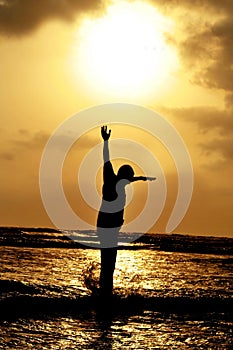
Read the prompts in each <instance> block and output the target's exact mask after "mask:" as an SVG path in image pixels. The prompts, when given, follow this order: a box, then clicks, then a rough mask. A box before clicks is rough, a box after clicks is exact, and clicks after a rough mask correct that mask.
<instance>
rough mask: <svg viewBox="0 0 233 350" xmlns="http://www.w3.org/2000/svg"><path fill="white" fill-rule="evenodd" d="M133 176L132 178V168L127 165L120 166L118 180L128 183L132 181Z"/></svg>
mask: <svg viewBox="0 0 233 350" xmlns="http://www.w3.org/2000/svg"><path fill="white" fill-rule="evenodd" d="M133 176H134V171H133V168H132V167H131V166H130V165H128V164H125V165H122V166H121V167H120V168H119V170H118V173H117V177H118V178H119V179H126V180H129V181H130V180H132V178H133Z"/></svg>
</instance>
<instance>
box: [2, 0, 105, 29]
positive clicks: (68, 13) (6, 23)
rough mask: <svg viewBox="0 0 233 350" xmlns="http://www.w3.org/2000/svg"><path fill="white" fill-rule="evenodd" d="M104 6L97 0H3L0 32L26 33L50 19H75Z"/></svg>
mask: <svg viewBox="0 0 233 350" xmlns="http://www.w3.org/2000/svg"><path fill="white" fill-rule="evenodd" d="M102 6H103V4H102V1H97V0H88V1H87V0H1V1H0V32H1V33H3V34H6V35H24V34H27V33H29V32H31V31H33V30H34V29H36V28H38V27H39V26H40V25H41V24H42V23H43V22H45V21H47V20H50V19H61V20H65V21H73V20H74V19H75V18H76V17H77V15H78V14H80V13H83V12H88V11H89V12H91V11H97V10H99V9H101V8H102Z"/></svg>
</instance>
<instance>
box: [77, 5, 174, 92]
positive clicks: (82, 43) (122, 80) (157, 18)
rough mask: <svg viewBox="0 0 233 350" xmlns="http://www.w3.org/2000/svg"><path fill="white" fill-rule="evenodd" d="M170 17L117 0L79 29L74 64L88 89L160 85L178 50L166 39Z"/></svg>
mask: <svg viewBox="0 0 233 350" xmlns="http://www.w3.org/2000/svg"><path fill="white" fill-rule="evenodd" d="M171 30H172V23H171V21H169V20H168V19H166V18H165V17H164V16H162V15H161V14H160V13H159V12H158V11H157V10H156V9H155V8H154V7H153V6H151V5H149V4H146V3H145V2H125V1H123V2H121V1H120V2H117V3H115V4H113V5H111V6H109V7H108V9H107V11H106V13H105V14H104V15H103V16H102V17H101V18H97V19H87V18H86V19H85V20H84V21H83V22H82V24H81V26H80V28H79V32H78V38H77V40H78V44H76V45H77V46H78V49H77V50H75V51H76V53H75V54H74V55H73V59H72V70H73V72H74V74H75V75H76V76H79V78H80V76H81V77H82V79H83V81H84V82H85V84H86V85H88V86H89V87H90V88H91V89H92V90H93V89H94V90H96V91H99V92H100V91H101V92H104V93H108V94H115V95H117V96H127V95H129V96H136V95H142V94H146V93H149V92H151V91H155V92H156V90H158V89H159V88H164V86H165V84H166V82H167V81H168V79H169V77H170V76H171V74H172V72H173V71H175V70H176V68H177V64H178V60H177V54H176V52H175V50H174V48H172V47H171V46H169V45H168V44H167V43H166V40H165V33H168V32H170V31H171Z"/></svg>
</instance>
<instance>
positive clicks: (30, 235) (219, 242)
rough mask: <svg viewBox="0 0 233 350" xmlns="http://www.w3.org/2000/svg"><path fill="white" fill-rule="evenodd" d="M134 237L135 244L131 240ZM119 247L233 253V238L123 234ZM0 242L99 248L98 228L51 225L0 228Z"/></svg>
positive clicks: (27, 245) (16, 244)
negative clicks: (68, 228)
mask: <svg viewBox="0 0 233 350" xmlns="http://www.w3.org/2000/svg"><path fill="white" fill-rule="evenodd" d="M132 240H133V242H132V243H129V242H131V241H132ZM119 242H120V243H119V249H125V250H131V249H133V250H139V249H147V250H161V251H167V252H182V253H199V254H218V255H233V239H232V238H227V237H213V236H208V237H205V236H192V235H184V234H158V233H154V234H152V233H150V234H149V233H147V234H145V235H141V234H139V233H125V232H120V234H119ZM0 245H1V246H14V247H32V248H78V249H88V248H89V249H90V248H91V249H93V248H97V249H98V248H99V242H98V238H97V235H96V232H95V231H72V232H69V231H67V232H66V233H64V232H60V231H57V230H54V229H49V228H19V227H0Z"/></svg>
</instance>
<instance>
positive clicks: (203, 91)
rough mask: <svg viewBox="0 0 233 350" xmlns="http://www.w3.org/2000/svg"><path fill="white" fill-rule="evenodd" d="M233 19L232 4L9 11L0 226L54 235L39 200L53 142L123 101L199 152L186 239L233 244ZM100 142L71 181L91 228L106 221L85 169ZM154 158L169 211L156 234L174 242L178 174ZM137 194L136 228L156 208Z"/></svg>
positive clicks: (2, 30)
mask: <svg viewBox="0 0 233 350" xmlns="http://www.w3.org/2000/svg"><path fill="white" fill-rule="evenodd" d="M232 14H233V2H232V1H231V0H222V1H215V0H206V1H204V2H203V1H201V0H194V1H189V0H180V1H178V0H172V1H167V2H164V1H162V0H151V1H148V2H147V1H133V0H131V1H103V2H101V1H93V0H90V1H84V0H83V1H77V0H57V1H53V0H40V1H38V0H31V1H27V0H0V57H1V64H0V106H1V121H2V122H1V126H0V133H1V138H0V144H1V148H0V162H1V173H0V176H1V188H0V191H1V202H0V206H1V208H0V212H1V222H0V224H1V225H12V226H46V227H48V226H52V223H51V221H50V219H49V217H48V215H47V214H46V211H45V210H44V208H43V204H42V201H41V198H40V190H39V167H40V160H41V155H42V152H43V149H44V146H45V144H46V142H47V140H48V138H49V137H50V135H51V134H52V132H53V131H54V130H55V129H56V128H57V127H58V125H59V124H60V123H62V122H63V121H64V120H66V118H68V117H70V116H72V115H74V114H75V113H77V112H79V111H81V110H83V109H86V108H90V107H93V106H95V105H100V104H105V103H112V102H123V103H132V104H136V105H141V106H144V107H147V108H149V109H152V110H154V111H156V112H158V113H160V114H161V115H163V116H164V117H165V118H166V119H167V120H169V121H170V122H171V123H172V124H173V126H174V127H175V128H176V129H177V131H178V132H179V133H180V135H181V137H182V138H183V140H184V142H185V144H186V146H187V148H188V150H189V153H190V156H191V159H192V163H193V170H194V190H193V197H192V201H191V204H190V207H189V209H188V211H187V214H186V215H185V217H184V219H183V220H182V222H181V223H180V225H179V226H178V227H177V228H176V230H175V232H178V233H179V232H181V233H190V234H197V235H215V236H233V220H232V208H233V159H232V157H233V137H232V136H233V115H232V114H233V59H232V57H233V18H232V17H233V15H232ZM110 126H111V128H112V137H113V139H114V137H116V138H117V137H124V136H125V137H131V138H132V139H133V140H134V141H138V142H142V143H144V145H146V147H148V148H150V144H152V140H151V143H150V138H149V136H148V137H147V136H145V135H144V134H143V132H141V133H140V132H139V133H138V132H137V131H135V130H133V128H131V129H130V128H124V127H123V126H112V125H110ZM98 142H101V137H100V133H99V130H98V129H94V130H93V131H91V132H89V133H87V134H86V135H83V136H82V137H81V138H80V140H79V141H77V144H75V145H74V147H73V148H72V150H71V152H70V154H69V155H68V156H67V159H66V161H65V163H64V174H63V175H64V176H63V179H64V190H65V193H66V195H67V198H68V200H69V201H70V204H71V205H72V207H73V208H74V210H76V211H78V212H79V214H80V215H81V216H83V217H84V218H85V219H86V220H89V221H90V222H91V223H92V224H94V222H95V217H96V212H95V211H94V210H92V209H90V208H87V207H86V206H85V203H82V198H81V196H80V193H79V191H78V188H77V169H78V167H79V164H80V162H81V160H82V159H83V157H84V156H85V154H86V153H87V152H88V151H89V150H90V149H91V148H92V147H94V146H95V144H96V143H98ZM110 147H111V144H110ZM151 151H152V152H153V153H154V154H155V155H156V157H157V158H158V159H159V161H160V162H161V164H162V166H163V169H164V172H165V175H166V180H167V200H166V203H165V207H164V211H163V213H162V215H161V217H160V219H159V220H158V222H157V223H156V224H155V225H154V227H153V228H152V229H151V231H152V232H163V231H164V229H165V226H166V223H167V221H168V218H169V216H170V213H171V210H172V208H173V206H174V203H175V199H176V194H177V174H176V169H175V167H174V164H173V162H172V160H171V159H170V158H169V155H168V154H167V152H166V151H165V150H164V149H163V147H162V146H161V144H160V143H159V142H157V144H156V143H155V144H154V145H153V147H152V146H151ZM118 165H119V164H117V163H116V164H115V167H116V169H117V166H118ZM136 170H137V171H138V172H139V171H140V169H139V168H137V169H136ZM148 175H154V174H148ZM133 186H134V192H135V203H136V204H135V205H134V207H132V208H131V209H130V208H128V210H127V220H130V219H131V218H133V217H135V215H137V214H138V212H139V211H140V206H141V205H142V203H143V202H144V200H145V190H146V187H145V184H137V185H136V184H135V185H133ZM97 187H98V191H100V188H101V176H100V174H99V175H98V178H97ZM77 203H78V204H77ZM81 203H82V205H81ZM80 208H81V209H80ZM151 210H152V209H151Z"/></svg>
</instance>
